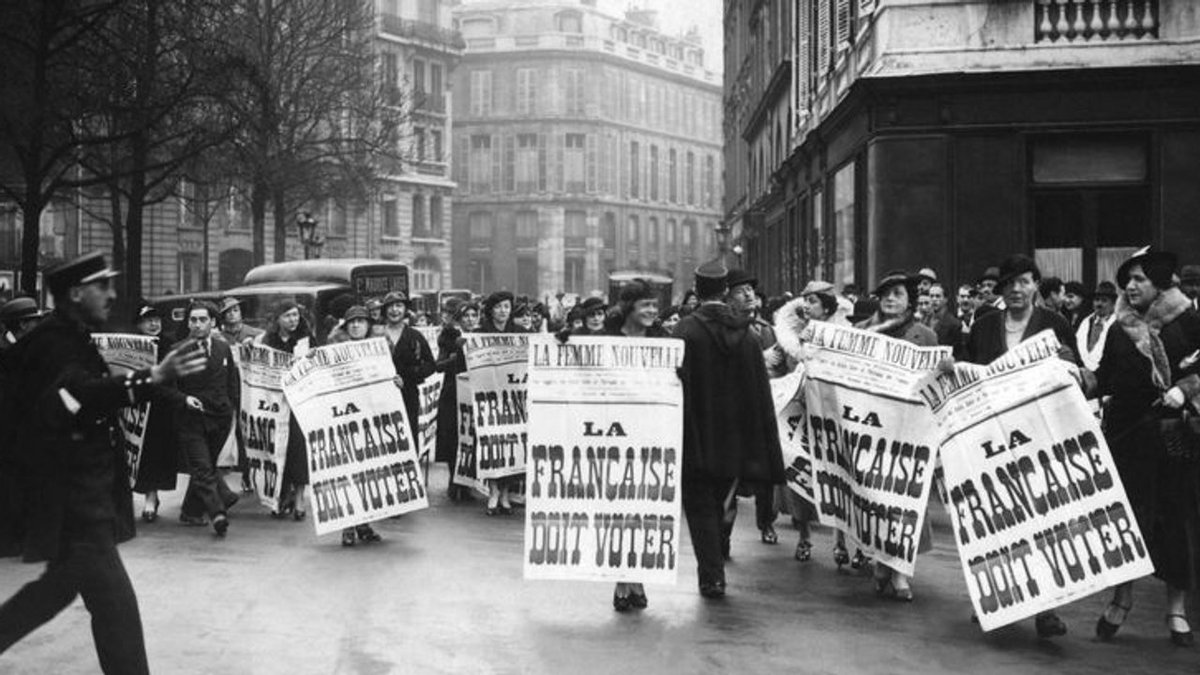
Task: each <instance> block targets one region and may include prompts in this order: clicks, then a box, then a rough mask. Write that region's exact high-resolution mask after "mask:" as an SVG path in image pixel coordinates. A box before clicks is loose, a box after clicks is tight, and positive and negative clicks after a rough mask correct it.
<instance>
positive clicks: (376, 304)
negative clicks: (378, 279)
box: [367, 298, 383, 312]
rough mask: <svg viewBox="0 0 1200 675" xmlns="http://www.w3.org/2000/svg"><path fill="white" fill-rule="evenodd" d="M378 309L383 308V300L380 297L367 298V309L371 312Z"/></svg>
mask: <svg viewBox="0 0 1200 675" xmlns="http://www.w3.org/2000/svg"><path fill="white" fill-rule="evenodd" d="M377 309H383V300H380V299H379V298H371V299H370V300H367V311H368V312H371V311H374V310H377Z"/></svg>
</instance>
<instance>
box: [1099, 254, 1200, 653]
mask: <svg viewBox="0 0 1200 675" xmlns="http://www.w3.org/2000/svg"><path fill="white" fill-rule="evenodd" d="M1175 264H1176V260H1175V256H1174V255H1173V254H1171V253H1167V252H1158V251H1149V250H1148V249H1143V250H1142V251H1139V252H1138V253H1136V254H1134V256H1133V257H1132V258H1130V259H1129V260H1127V261H1126V262H1125V263H1124V264H1123V265H1121V267H1120V269H1119V270H1118V271H1117V285H1118V287H1119V288H1121V289H1122V295H1121V297H1120V298H1118V300H1117V310H1116V314H1117V322H1116V324H1115V325H1114V326H1113V327H1112V329H1110V330H1109V334H1108V341H1107V343H1106V344H1105V346H1104V355H1103V356H1102V357H1101V360H1100V367H1099V368H1098V369H1097V370H1096V373H1095V376H1096V385H1095V391H1094V392H1093V393H1094V394H1095V395H1097V396H1110V397H1111V399H1110V400H1109V402H1108V404H1107V406H1106V408H1105V414H1104V434H1105V437H1106V438H1107V440H1108V445H1109V448H1110V449H1111V451H1112V456H1113V461H1114V463H1115V464H1116V466H1117V471H1118V472H1119V473H1120V475H1121V482H1122V484H1124V486H1125V493H1126V495H1127V496H1128V497H1129V501H1130V504H1131V505H1132V507H1133V511H1134V515H1135V516H1136V517H1137V521H1138V525H1139V526H1140V528H1141V531H1142V536H1143V537H1144V538H1145V540H1146V546H1147V548H1148V549H1149V551H1150V558H1151V560H1152V561H1153V562H1154V576H1156V577H1158V578H1159V579H1162V580H1163V582H1164V583H1165V584H1166V587H1167V611H1166V622H1167V628H1168V630H1169V631H1170V637H1171V641H1172V642H1173V643H1175V644H1177V645H1181V646H1187V645H1191V644H1192V642H1193V636H1192V632H1191V626H1190V625H1189V624H1188V620H1187V614H1186V609H1185V598H1186V595H1187V593H1188V592H1189V591H1195V590H1196V588H1197V586H1198V583H1197V582H1198V580H1200V466H1198V462H1197V461H1196V460H1195V459H1188V458H1186V456H1180V455H1179V454H1169V453H1168V449H1167V444H1166V439H1164V436H1163V434H1162V431H1161V422H1162V421H1163V420H1164V419H1178V418H1180V416H1181V415H1182V414H1183V412H1184V411H1185V410H1186V411H1187V412H1188V413H1190V414H1196V413H1197V412H1200V362H1198V357H1200V314H1198V313H1197V312H1196V310H1194V309H1192V307H1191V304H1190V302H1189V301H1188V298H1187V296H1185V295H1184V294H1183V293H1182V292H1181V291H1180V290H1179V289H1178V288H1177V287H1176V286H1175V280H1174V271H1175ZM1192 441H1193V442H1195V439H1194V438H1193V439H1192ZM1197 452H1200V449H1198V448H1191V453H1192V457H1195V456H1196V453H1197ZM1132 603H1133V583H1132V582H1129V583H1126V584H1121V585H1119V586H1117V587H1115V588H1114V592H1113V598H1112V601H1111V602H1110V603H1109V605H1108V607H1106V608H1105V610H1104V613H1103V614H1102V615H1101V616H1100V619H1099V621H1098V622H1097V624H1096V635H1097V636H1098V637H1099V638H1100V639H1102V640H1109V639H1111V638H1112V637H1113V636H1114V635H1115V634H1116V632H1117V629H1118V628H1120V626H1121V624H1122V623H1123V622H1124V621H1125V618H1126V616H1127V615H1128V614H1129V611H1130V609H1131V607H1132Z"/></svg>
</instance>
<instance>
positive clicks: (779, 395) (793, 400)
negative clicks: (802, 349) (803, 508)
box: [771, 364, 817, 506]
mask: <svg viewBox="0 0 1200 675" xmlns="http://www.w3.org/2000/svg"><path fill="white" fill-rule="evenodd" d="M803 383H804V365H803V364H801V365H800V366H799V367H798V369H797V370H795V371H792V372H791V373H788V374H787V375H784V376H783V377H779V378H775V379H773V380H771V399H772V400H773V402H774V404H775V423H776V424H777V425H778V426H779V446H780V448H781V449H782V450H783V467H784V473H785V474H786V485H787V487H788V489H790V490H791V491H792V492H795V493H796V494H798V495H800V497H802V498H803V499H805V500H806V501H808V502H809V503H811V504H813V505H814V506H815V505H816V503H817V501H816V496H815V495H814V494H813V463H812V450H811V448H809V446H808V438H807V437H806V436H805V433H804V432H805V430H807V429H808V425H806V424H805V423H804V419H805V418H804V392H803V391H801V389H800V387H801V386H802V385H803Z"/></svg>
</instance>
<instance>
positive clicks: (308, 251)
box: [296, 211, 325, 260]
mask: <svg viewBox="0 0 1200 675" xmlns="http://www.w3.org/2000/svg"><path fill="white" fill-rule="evenodd" d="M296 230H297V231H298V232H299V234H300V244H301V245H303V246H304V259H305V260H313V259H315V258H320V257H321V247H322V246H324V245H325V240H324V239H323V238H321V237H320V236H319V235H318V234H317V219H316V218H314V217H313V214H312V213H310V212H308V211H301V212H300V213H299V214H298V215H297V216H296Z"/></svg>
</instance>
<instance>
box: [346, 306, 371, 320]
mask: <svg viewBox="0 0 1200 675" xmlns="http://www.w3.org/2000/svg"><path fill="white" fill-rule="evenodd" d="M358 319H362V320H363V321H370V320H371V315H370V314H369V313H368V312H367V308H366V307H363V306H362V305H354V306H353V307H351V308H350V309H347V310H346V314H345V315H344V316H342V321H343V322H345V323H350V322H351V321H356V320H358Z"/></svg>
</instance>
